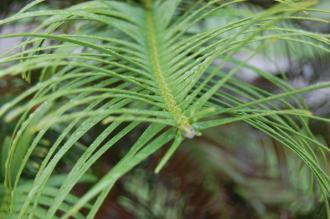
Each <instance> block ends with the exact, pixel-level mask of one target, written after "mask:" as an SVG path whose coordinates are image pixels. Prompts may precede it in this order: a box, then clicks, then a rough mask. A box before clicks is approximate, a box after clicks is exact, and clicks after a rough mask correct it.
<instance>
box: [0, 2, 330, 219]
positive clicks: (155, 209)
mask: <svg viewBox="0 0 330 219" xmlns="http://www.w3.org/2000/svg"><path fill="white" fill-rule="evenodd" d="M82 1H83V0H62V1H60V0H56V1H55V0H48V1H46V2H48V3H50V4H52V5H53V6H56V7H65V6H68V5H70V4H75V3H78V2H82ZM26 2H28V1H26V0H2V1H1V2H0V17H4V16H6V15H8V14H10V12H12V11H16V10H17V9H18V8H20V6H22V5H24V4H25V3H26ZM136 2H138V1H136ZM186 4H192V1H186ZM273 4H276V2H275V1H273V0H250V1H248V3H246V4H244V5H242V6H241V7H240V8H239V9H237V8H235V9H232V10H228V9H223V10H224V11H220V12H218V13H221V14H222V15H224V16H223V17H222V18H221V19H222V20H219V16H214V17H213V16H210V17H209V18H208V19H206V20H205V22H204V24H203V25H206V26H212V24H213V23H214V22H226V19H233V18H235V17H237V16H244V13H253V11H254V10H262V9H263V8H265V7H270V6H272V5H273ZM316 7H319V8H322V9H326V8H327V9H330V1H328V0H321V1H320V3H319V4H318V5H317V6H316ZM182 10H185V8H184V7H183V8H182ZM320 17H322V18H323V19H330V17H329V14H328V15H327V16H326V15H324V14H322V15H320ZM31 23H32V24H33V21H31ZM284 25H296V26H297V27H299V28H302V29H310V30H313V31H317V32H326V33H329V32H330V26H329V25H321V26H315V25H313V22H303V23H302V22H297V23H295V24H284ZM9 28H10V27H9ZM95 28H97V27H95ZM195 28H203V26H200V27H195ZM0 31H1V32H2V31H6V30H0ZM89 31H93V30H92V29H89ZM192 31H194V30H193V29H192ZM282 47H283V48H280V50H281V51H280V52H282V53H279V54H278V53H277V54H276V57H278V56H280V57H285V59H284V60H285V62H288V64H283V63H282V61H281V60H280V59H279V60H275V62H276V63H275V64H274V66H276V67H274V68H272V69H271V71H272V73H273V74H275V75H278V77H287V78H288V79H289V80H290V81H291V83H292V85H293V86H297V87H301V86H306V85H309V84H313V83H317V82H318V81H325V80H329V77H330V72H329V71H330V59H329V57H328V55H326V54H317V55H315V54H313V52H311V51H307V50H306V51H305V52H304V53H303V54H296V53H294V51H295V50H294V49H293V50H290V49H289V48H288V47H287V45H282ZM267 48H269V47H267ZM274 48H276V47H275V46H274ZM277 49H278V47H277ZM286 49H287V50H286ZM288 51H289V52H288ZM300 51H301V50H300ZM271 52H272V51H269V50H268V51H266V53H265V54H264V56H265V57H269V56H270V53H271ZM271 60H274V57H272V59H271ZM254 61H255V62H256V63H257V64H258V65H261V66H267V65H268V64H267V63H269V60H268V59H265V58H264V57H262V58H260V59H258V60H254ZM261 68H262V67H261ZM267 70H269V69H267ZM245 74H251V73H250V72H243V73H242V77H244V78H246V75H245ZM246 80H247V81H248V82H249V83H254V84H257V85H258V86H261V87H267V86H268V84H267V82H265V81H263V80H261V79H260V78H258V77H255V76H251V77H247V78H246ZM27 87H29V84H28V83H27V82H26V81H25V80H23V79H22V78H19V77H17V78H5V79H1V80H0V94H1V95H0V105H1V104H2V103H4V102H5V101H8V100H10V99H11V98H12V97H13V96H15V95H16V94H17V93H19V92H20V91H21V90H24V89H26V88H27ZM269 89H271V88H269ZM324 92H325V93H324ZM304 98H305V101H306V103H307V104H308V106H309V107H310V108H311V109H312V111H314V112H315V113H316V114H318V115H321V116H325V117H327V118H329V117H330V92H329V91H323V93H318V92H314V93H311V94H308V95H305V96H304ZM13 128H14V125H13V124H10V123H9V124H8V123H5V122H4V121H2V120H0V145H2V148H1V149H2V155H4V154H5V151H6V139H8V138H9V136H8V133H10V132H11V131H12V130H13ZM98 129H99V130H98ZM98 129H95V130H94V132H95V133H98V132H100V130H102V129H103V127H102V125H100V127H98ZM58 130H61V127H58ZM312 130H313V131H314V132H315V133H317V134H318V138H319V139H320V140H321V141H324V142H325V144H326V145H328V146H329V145H330V127H329V125H326V124H320V123H319V122H313V123H312ZM134 134H135V135H137V136H138V135H139V134H140V132H139V130H136V132H135V133H134ZM89 135H90V136H85V137H84V138H83V139H82V140H81V145H80V147H79V148H80V150H84V147H86V146H85V145H88V143H89V142H90V139H92V137H93V133H89ZM48 138H49V141H52V136H51V135H49V136H48ZM128 142H129V139H127V138H126V139H125V141H122V142H121V144H122V147H121V148H120V149H115V150H112V151H109V152H108V155H109V156H103V158H102V159H100V160H99V162H98V165H97V166H96V167H94V169H93V174H96V175H98V174H99V175H102V173H104V172H106V171H108V170H109V169H110V168H111V167H112V166H113V165H114V164H115V163H116V161H117V160H119V157H120V155H121V154H122V153H125V151H127V149H128V146H129V144H128ZM47 145H49V143H47V142H44V145H43V147H41V148H39V150H38V151H36V152H35V154H34V159H33V161H30V163H29V164H28V165H27V169H28V171H27V172H26V175H27V176H26V178H27V179H28V178H29V174H28V173H29V172H31V174H32V173H34V172H35V171H36V169H37V168H38V165H39V162H38V161H39V157H43V156H44V154H45V153H47ZM164 153H165V150H163V151H161V152H159V153H158V154H156V155H155V156H153V157H152V158H150V159H149V161H148V162H145V163H144V164H143V165H141V166H139V167H138V168H136V169H135V170H134V171H133V172H131V173H130V174H128V175H127V176H125V177H124V178H122V179H121V180H120V181H119V183H118V184H117V185H116V186H115V188H114V191H113V192H112V193H111V194H110V196H109V197H108V198H107V200H106V202H105V203H104V204H103V206H102V209H101V211H100V212H99V214H98V216H97V218H99V219H109V218H112V219H176V218H177V219H181V218H182V219H183V218H187V219H188V218H189V219H216V218H221V219H236V218H237V219H241V218H242V219H250V218H251V219H255V218H260V219H278V218H280V219H313V218H315V219H325V218H326V215H325V208H324V206H323V204H322V203H321V202H319V200H318V199H317V198H316V197H315V195H314V194H315V191H314V192H312V191H311V188H309V187H308V185H309V183H310V181H311V180H313V179H312V176H311V175H310V172H309V171H307V170H306V167H305V166H304V165H303V164H302V163H301V161H300V160H299V159H298V158H297V157H296V156H295V155H293V154H292V153H291V152H290V151H288V150H286V149H285V148H284V147H282V146H281V145H279V143H277V142H275V141H273V140H272V139H271V138H269V137H267V136H266V135H264V134H262V133H260V132H258V131H256V130H255V129H253V128H251V127H249V126H247V125H245V124H243V123H236V124H232V125H227V126H224V127H221V128H216V129H211V130H209V131H208V132H207V133H206V134H205V135H203V136H201V137H200V138H198V140H197V141H188V142H186V143H185V144H184V145H183V146H182V147H181V148H180V149H179V150H178V152H177V153H176V154H175V156H174V157H173V158H172V159H171V161H170V162H169V163H168V165H167V166H166V167H165V169H164V170H162V171H161V173H160V174H155V173H154V168H155V166H156V165H157V163H158V161H159V158H160V157H161V155H162V154H164ZM79 154H80V152H79V150H77V151H73V152H72V153H70V154H69V155H68V157H67V159H66V162H68V163H69V162H70V160H75V159H72V157H70V156H73V157H74V156H79ZM2 160H3V159H2ZM325 160H329V159H328V158H326V159H325ZM1 165H2V167H3V166H4V163H3V162H2V161H1ZM324 166H325V167H327V166H329V164H328V163H326V162H325V163H324ZM63 168H65V163H64V164H63ZM328 172H329V169H328ZM90 180H92V179H90ZM83 190H84V187H83V186H81V187H77V188H76V194H77V196H79V194H80V193H81V191H83Z"/></svg>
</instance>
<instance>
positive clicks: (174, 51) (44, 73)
mask: <svg viewBox="0 0 330 219" xmlns="http://www.w3.org/2000/svg"><path fill="white" fill-rule="evenodd" d="M40 2H41V1H34V2H32V3H31V4H29V5H27V6H26V7H24V8H23V9H22V10H21V11H19V12H18V13H16V14H15V15H13V16H12V17H9V18H6V19H4V20H1V21H0V25H1V26H4V25H7V24H10V23H14V22H17V21H20V20H25V19H30V18H41V19H39V20H41V21H40V24H38V25H37V26H36V27H33V30H31V31H29V32H23V33H14V34H2V35H0V37H1V38H16V37H24V41H23V42H22V43H20V44H19V45H16V46H15V48H13V49H12V50H11V51H8V52H6V53H5V54H3V55H2V57H1V59H0V66H1V67H2V68H1V69H0V77H6V76H17V75H22V76H23V78H24V79H25V80H26V81H28V82H30V83H31V87H30V88H29V89H27V90H26V91H24V92H22V93H21V94H20V95H19V96H17V97H15V98H13V99H12V100H10V101H8V102H7V103H6V104H4V105H2V106H1V108H0V116H1V117H2V118H4V120H5V121H6V122H14V123H15V126H16V128H15V130H14V131H13V132H12V135H11V137H10V139H9V140H8V141H6V145H8V144H9V146H6V147H3V149H4V151H3V152H2V157H3V159H2V165H4V166H2V169H3V170H4V180H3V181H4V183H3V184H4V186H3V188H2V189H1V191H2V192H1V194H3V198H2V203H1V208H0V217H2V218H24V219H25V218H59V217H60V218H85V217H86V218H94V216H95V214H96V213H97V211H98V209H99V207H100V205H101V204H102V202H103V201H104V199H105V198H106V197H107V195H108V193H109V192H110V190H111V188H112V187H113V185H114V184H115V183H116V181H117V180H118V179H119V178H120V177H122V176H123V175H125V174H126V173H127V172H129V171H130V170H131V169H133V168H134V167H135V166H137V165H138V164H140V163H141V162H142V161H144V160H146V159H147V158H148V157H149V156H151V155H152V154H154V153H155V152H156V151H157V150H159V149H160V148H162V147H163V146H166V145H170V149H169V152H168V153H167V154H166V155H165V156H164V158H163V160H162V161H161V162H160V165H159V166H158V168H157V169H156V171H157V172H158V171H160V170H161V168H162V167H163V166H164V165H165V164H166V162H167V161H168V160H169V159H170V157H171V155H172V154H173V153H174V151H175V150H176V149H177V147H178V146H179V145H180V144H181V143H182V142H183V141H184V140H185V139H187V138H188V139H193V138H198V136H200V135H203V133H204V132H205V130H206V129H208V128H211V127H218V126H221V125H225V124H228V123H233V122H238V121H244V122H246V123H247V124H249V125H251V126H252V127H254V128H256V129H258V130H260V131H261V132H263V133H266V134H267V135H269V136H270V137H271V138H273V139H274V140H276V141H277V142H279V143H281V144H282V145H283V146H285V147H286V148H288V149H290V150H291V151H293V152H294V153H295V154H296V155H297V156H298V157H299V158H300V159H301V160H302V161H303V162H304V164H305V165H306V167H308V168H309V169H308V170H309V171H311V172H312V174H313V176H314V179H315V180H314V179H313V180H311V182H312V183H314V182H317V185H316V189H315V190H316V191H315V194H316V195H317V196H319V197H320V198H322V199H323V200H326V197H327V196H328V195H329V191H330V187H329V185H330V183H329V176H328V174H327V173H326V171H325V169H324V167H323V163H324V159H326V158H325V157H326V156H327V154H328V153H329V148H328V147H327V146H325V145H323V144H322V143H320V142H319V141H318V140H317V138H316V137H315V136H314V135H313V133H312V132H311V131H310V129H309V126H308V124H309V121H310V120H311V119H315V120H320V121H323V122H329V121H330V120H329V119H327V118H319V117H317V116H315V115H312V114H311V112H309V111H308V109H307V107H306V106H305V103H304V102H303V100H302V98H301V96H300V95H301V94H302V93H305V92H308V91H313V90H317V89H323V88H328V87H330V82H324V83H320V84H316V85H313V86H309V87H305V88H301V89H293V88H292V87H291V86H290V85H289V83H287V82H286V81H285V80H283V79H280V78H277V77H275V76H273V75H272V74H269V73H267V72H263V71H262V70H260V69H257V68H255V67H253V66H250V65H249V64H248V60H249V59H250V58H252V57H253V56H255V55H257V54H260V53H262V52H263V51H265V50H267V49H268V48H270V47H271V45H269V44H270V43H269V42H272V40H274V39H275V40H276V41H282V42H285V43H287V44H289V45H292V47H290V48H295V49H294V50H293V51H296V50H297V51H299V52H301V53H303V55H297V58H301V57H310V56H315V55H316V54H327V55H328V54H329V51H330V49H329V44H330V43H329V35H327V34H321V33H312V32H309V31H306V30H300V29H297V28H295V27H294V25H286V26H283V24H284V23H289V22H291V21H293V20H313V18H311V17H310V16H309V14H308V13H309V12H311V11H316V9H312V8H311V7H312V6H313V4H314V2H313V1H293V0H286V1H278V2H279V3H278V4H276V5H275V6H273V7H271V8H269V9H267V10H261V11H259V12H255V13H247V14H246V15H243V16H239V17H237V18H236V19H229V21H226V22H219V23H218V25H216V26H214V25H206V26H204V27H203V28H199V27H200V25H201V24H202V23H203V22H207V21H208V22H210V20H208V19H209V18H210V17H212V19H216V18H217V17H219V16H220V18H219V19H222V18H221V16H222V13H219V12H221V10H224V9H229V10H235V8H234V6H235V5H237V4H238V3H240V2H243V1H241V0H233V1H229V0H228V1H218V0H211V1H207V2H204V1H191V2H190V1H180V0H156V1H152V0H145V1H143V3H137V2H120V1H106V0H95V1H88V2H85V3H81V4H77V5H74V6H72V7H69V8H67V9H58V10H56V9H42V10H36V11H33V10H32V8H33V7H34V6H35V5H36V4H38V3H40ZM319 12H323V11H321V10H319ZM324 13H328V12H324ZM314 20H315V21H317V22H325V23H329V21H327V20H323V19H314ZM291 43H292V44H291ZM298 43H299V45H300V46H297V45H298ZM300 48H304V49H300ZM242 51H249V52H250V54H249V57H248V58H247V59H244V60H240V59H238V58H237V57H236V56H235V55H236V54H237V53H239V52H242ZM281 51H282V50H281ZM306 51H307V52H306ZM311 51H312V52H311ZM282 52H283V51H282ZM279 54H281V53H279ZM228 64H230V65H232V66H234V67H233V68H231V69H230V70H228V68H227V65H228ZM242 69H250V70H253V71H254V72H255V73H257V74H258V75H259V76H260V77H262V78H264V79H265V80H266V81H268V82H269V83H271V84H272V85H273V86H274V87H276V88H277V93H276V94H274V93H272V92H271V91H269V90H266V89H261V88H258V87H257V86H254V85H251V84H248V83H246V82H244V81H241V80H240V79H239V78H237V77H236V74H237V73H238V72H239V71H240V70H242ZM99 126H100V127H102V130H101V131H100V132H99V133H98V134H97V135H96V136H95V135H93V137H92V139H91V140H90V141H89V142H88V144H86V146H84V144H83V143H82V142H83V141H82V139H83V138H84V137H86V136H89V135H90V133H92V131H93V129H94V128H95V127H99ZM138 128H142V129H143V130H144V132H143V134H142V135H141V136H139V137H137V138H136V139H135V141H134V143H133V144H132V145H131V146H130V148H129V150H128V151H127V153H125V154H124V156H123V157H122V158H121V160H120V161H119V162H118V163H117V164H116V165H115V166H114V167H113V168H112V169H111V170H110V171H109V172H107V173H106V174H105V175H104V176H102V177H100V178H99V179H98V180H88V181H87V182H85V180H84V178H86V177H87V178H88V177H89V176H90V172H91V168H93V165H95V164H96V162H97V161H98V160H99V159H100V158H101V157H102V156H103V155H104V154H105V153H106V152H107V151H108V150H109V149H111V148H112V147H120V145H119V144H118V142H119V141H120V140H121V139H125V138H126V137H127V136H129V135H130V134H131V133H132V132H133V131H134V130H136V129H138ZM50 135H51V136H52V138H50V137H49V136H50ZM54 136H55V137H54ZM46 140H48V141H46ZM45 141H46V142H48V143H47V144H46V145H44V142H45ZM8 142H9V143H8ZM40 148H45V149H46V150H47V153H45V154H44V156H40V157H41V158H38V161H37V162H36V161H35V160H34V159H33V157H34V156H33V155H34V154H36V151H38V150H40ZM70 154H71V156H70ZM72 154H73V155H74V154H78V155H79V156H72ZM68 157H69V159H68ZM68 160H69V161H71V162H69V161H68ZM31 162H34V163H35V162H36V163H37V168H36V169H34V171H32V176H31V175H29V176H26V175H25V173H26V171H27V167H29V166H31ZM67 163H69V164H68V165H65V164H67ZM63 166H66V168H65V169H63ZM92 174H93V173H92ZM58 175H61V176H60V177H61V180H60V183H59V184H57V183H55V182H54V181H56V182H58V181H57V180H56V179H57V176H58ZM54 178H55V179H54ZM81 182H84V183H87V185H88V187H89V189H88V191H87V192H86V193H85V194H84V195H83V196H82V197H81V198H76V196H75V195H74V193H73V189H74V188H75V187H76V186H77V185H78V184H79V183H81ZM310 186H311V185H310ZM17 200H18V201H17ZM50 200H51V201H50ZM50 203H51V204H50Z"/></svg>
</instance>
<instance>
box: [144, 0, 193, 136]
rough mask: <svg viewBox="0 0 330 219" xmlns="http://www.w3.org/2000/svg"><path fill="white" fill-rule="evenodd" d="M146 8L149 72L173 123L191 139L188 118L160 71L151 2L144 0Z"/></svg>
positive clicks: (150, 0)
mask: <svg viewBox="0 0 330 219" xmlns="http://www.w3.org/2000/svg"><path fill="white" fill-rule="evenodd" d="M145 7H146V11H147V12H146V13H147V14H146V16H147V17H146V19H147V43H148V49H149V55H150V57H149V58H150V62H151V70H152V72H153V74H154V76H155V79H156V82H157V84H158V87H159V90H160V92H161V96H162V97H163V99H164V102H165V105H166V107H167V109H168V111H169V112H171V114H172V115H173V117H174V119H175V121H176V122H177V124H178V127H179V129H180V130H181V131H182V133H183V135H184V136H185V137H187V138H193V137H194V136H195V135H196V133H195V130H194V129H193V127H192V126H191V124H190V123H189V120H188V118H187V117H186V116H185V115H184V113H183V112H182V110H181V108H180V107H179V106H178V104H177V102H176V100H175V98H174V96H173V94H172V92H171V90H170V88H169V86H168V84H167V82H166V79H165V76H164V71H163V69H162V66H161V63H160V60H159V54H160V53H159V49H158V47H157V45H158V42H157V40H158V39H157V35H156V30H155V24H154V15H153V9H152V0H145Z"/></svg>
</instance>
